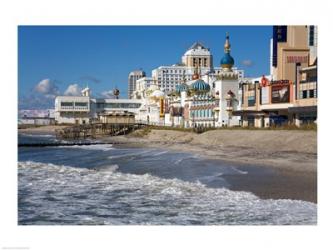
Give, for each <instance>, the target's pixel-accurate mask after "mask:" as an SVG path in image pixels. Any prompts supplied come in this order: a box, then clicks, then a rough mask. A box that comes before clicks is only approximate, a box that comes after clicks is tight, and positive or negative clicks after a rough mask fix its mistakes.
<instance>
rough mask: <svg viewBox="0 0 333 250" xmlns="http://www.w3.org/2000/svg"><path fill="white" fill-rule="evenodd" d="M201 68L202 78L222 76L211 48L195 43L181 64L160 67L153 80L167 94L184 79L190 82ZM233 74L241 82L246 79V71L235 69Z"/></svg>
mask: <svg viewBox="0 0 333 250" xmlns="http://www.w3.org/2000/svg"><path fill="white" fill-rule="evenodd" d="M196 68H199V72H198V73H199V74H200V76H201V77H203V76H205V75H210V76H211V77H217V76H218V75H220V74H221V68H220V67H213V55H212V54H211V52H210V50H209V48H206V47H205V46H204V45H202V44H201V43H198V42H196V43H194V44H193V45H192V46H191V47H190V48H189V49H188V50H187V51H186V52H185V54H184V55H183V56H182V63H181V64H174V65H171V66H160V67H158V68H157V69H154V70H153V71H152V78H153V79H154V80H155V81H156V82H157V84H158V86H159V87H160V88H161V89H162V90H164V91H165V92H166V93H167V92H170V91H174V90H175V89H176V86H177V85H178V84H181V83H182V82H183V81H184V79H185V80H187V81H190V80H191V79H192V76H193V74H194V73H195V69H196ZM232 69H233V72H235V73H236V74H238V78H239V79H240V80H241V79H242V78H243V77H244V71H243V70H238V69H237V68H235V67H233V68H232Z"/></svg>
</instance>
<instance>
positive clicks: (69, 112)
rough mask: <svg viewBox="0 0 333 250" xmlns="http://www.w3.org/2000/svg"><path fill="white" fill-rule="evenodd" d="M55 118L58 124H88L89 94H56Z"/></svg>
mask: <svg viewBox="0 0 333 250" xmlns="http://www.w3.org/2000/svg"><path fill="white" fill-rule="evenodd" d="M55 120H56V122H57V123H58V124H88V123H89V121H90V97H89V96H57V97H56V99H55Z"/></svg>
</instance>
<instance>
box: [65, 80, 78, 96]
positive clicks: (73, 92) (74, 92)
mask: <svg viewBox="0 0 333 250" xmlns="http://www.w3.org/2000/svg"><path fill="white" fill-rule="evenodd" d="M81 90H82V89H81V88H80V87H79V85H78V84H76V83H75V84H71V85H69V86H68V88H67V89H66V91H65V92H64V95H70V96H81Z"/></svg>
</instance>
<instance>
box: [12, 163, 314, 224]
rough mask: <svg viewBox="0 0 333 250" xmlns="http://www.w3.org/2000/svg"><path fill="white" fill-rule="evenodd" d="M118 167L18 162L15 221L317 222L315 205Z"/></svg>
mask: <svg viewBox="0 0 333 250" xmlns="http://www.w3.org/2000/svg"><path fill="white" fill-rule="evenodd" d="M117 169H118V166H117V165H109V166H103V167H98V168H94V169H92V168H78V167H69V166H63V165H55V164H46V163H38V162H33V161H23V162H19V163H18V174H19V175H18V178H19V182H18V183H19V187H18V188H19V202H18V203H19V214H18V215H19V217H18V219H19V224H29V225H31V224H38V225H41V224H57V225H58V224H71V225H79V224H84V225H88V224H93V225H104V224H111V225H120V224H157V225H166V224H173V225H195V224H198V225H233V224H238V225H264V224H269V225H272V224H273V225H274V224H277V225H281V224H293V225H295V224H316V222H317V205H316V204H314V203H310V202H305V201H295V200H262V199H260V198H258V197H257V196H255V195H253V194H251V193H248V192H239V191H230V190H228V189H225V188H208V187H206V186H205V185H204V184H202V183H200V182H195V183H193V182H186V181H181V180H179V179H163V178H159V177H155V176H152V175H150V174H143V175H135V174H124V173H121V172H119V171H117Z"/></svg>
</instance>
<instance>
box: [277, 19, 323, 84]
mask: <svg viewBox="0 0 333 250" xmlns="http://www.w3.org/2000/svg"><path fill="white" fill-rule="evenodd" d="M271 53H272V54H271V63H272V64H271V75H272V77H273V80H281V79H288V80H291V81H293V82H296V67H297V66H301V67H302V68H303V67H307V66H308V65H312V64H313V63H314V61H315V60H316V58H317V27H316V26H304V25H303V26H300V25H299V26H295V25H294V26H293V25H291V26H273V38H272V42H271Z"/></svg>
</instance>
